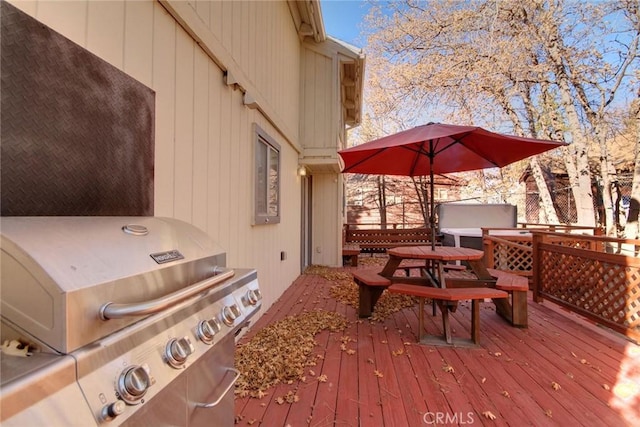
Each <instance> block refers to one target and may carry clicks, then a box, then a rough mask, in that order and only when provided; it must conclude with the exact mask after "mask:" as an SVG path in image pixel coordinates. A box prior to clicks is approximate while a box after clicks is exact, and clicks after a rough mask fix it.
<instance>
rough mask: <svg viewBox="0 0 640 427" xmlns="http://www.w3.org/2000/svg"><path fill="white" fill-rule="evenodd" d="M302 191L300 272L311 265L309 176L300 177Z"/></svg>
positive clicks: (310, 177) (310, 178)
mask: <svg viewBox="0 0 640 427" xmlns="http://www.w3.org/2000/svg"><path fill="white" fill-rule="evenodd" d="M300 179H301V180H302V181H301V185H300V187H301V191H302V197H301V201H302V203H301V204H302V209H301V215H302V218H301V220H300V227H301V228H302V229H301V230H300V236H301V237H300V271H304V269H305V268H307V267H308V266H309V265H310V264H311V248H312V242H311V200H312V194H311V189H312V185H311V183H312V179H313V177H312V176H311V175H305V176H302V177H300Z"/></svg>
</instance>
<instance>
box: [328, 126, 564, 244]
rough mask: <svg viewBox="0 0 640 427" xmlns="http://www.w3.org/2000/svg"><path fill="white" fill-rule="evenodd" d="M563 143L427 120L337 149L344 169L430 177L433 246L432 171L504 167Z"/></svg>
mask: <svg viewBox="0 0 640 427" xmlns="http://www.w3.org/2000/svg"><path fill="white" fill-rule="evenodd" d="M564 145H566V144H565V143H564V142H558V141H545V140H540V139H533V138H523V137H518V136H509V135H503V134H499V133H494V132H490V131H488V130H486V129H483V128H480V127H475V126H458V125H450V124H442V123H429V124H426V125H422V126H417V127H414V128H412V129H409V130H405V131H402V132H398V133H396V134H393V135H389V136H385V137H383V138H380V139H376V140H374V141H370V142H367V143H365V144H361V145H357V146H355V147H351V148H348V149H346V150H341V151H338V154H339V155H340V157H341V158H342V161H343V162H344V167H343V169H342V172H343V173H346V172H349V173H362V174H378V175H400V176H412V177H413V176H427V175H428V176H430V177H431V184H430V185H431V191H430V193H431V194H430V200H431V203H430V207H431V209H430V222H431V228H432V245H433V244H435V243H434V239H435V220H434V217H433V208H434V199H433V175H434V174H445V173H453V172H465V171H472V170H478V169H485V168H492V167H503V166H506V165H508V164H510V163H513V162H516V161H518V160H522V159H525V158H527V157H530V156H533V155H536V154H540V153H543V152H545V151H547V150H551V149H553V148H556V147H560V146H564Z"/></svg>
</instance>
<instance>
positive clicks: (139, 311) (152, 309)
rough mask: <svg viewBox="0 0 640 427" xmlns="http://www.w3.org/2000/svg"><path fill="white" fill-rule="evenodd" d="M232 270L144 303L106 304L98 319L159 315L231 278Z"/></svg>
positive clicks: (101, 309) (101, 308)
mask: <svg viewBox="0 0 640 427" xmlns="http://www.w3.org/2000/svg"><path fill="white" fill-rule="evenodd" d="M233 274H234V272H233V270H224V271H222V272H221V273H218V274H216V275H215V276H212V277H209V278H207V279H204V280H202V281H200V282H198V283H195V284H193V285H191V286H189V287H186V288H182V289H179V290H177V291H175V292H172V293H170V294H167V295H165V296H162V297H160V298H156V299H153V300H149V301H144V302H134V303H127V304H117V303H113V302H108V303H105V304H103V305H102V307H100V312H99V315H100V319H102V320H109V319H121V318H123V317H132V316H145V315H147V314H154V313H159V312H161V311H163V310H166V309H168V308H170V307H172V306H174V305H176V304H178V303H180V302H182V301H184V300H186V299H188V298H191V297H192V296H194V295H197V294H199V293H201V292H204V291H206V290H208V289H210V288H212V287H213V286H215V285H217V284H218V283H220V282H222V281H224V280H227V279H228V278H229V277H231V276H233Z"/></svg>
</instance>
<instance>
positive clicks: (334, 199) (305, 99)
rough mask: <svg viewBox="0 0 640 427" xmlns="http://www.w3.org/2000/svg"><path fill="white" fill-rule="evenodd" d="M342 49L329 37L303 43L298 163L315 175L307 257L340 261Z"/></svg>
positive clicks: (322, 262)
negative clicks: (300, 152) (308, 255)
mask: <svg viewBox="0 0 640 427" xmlns="http://www.w3.org/2000/svg"><path fill="white" fill-rule="evenodd" d="M343 49H344V48H343V47H342V46H340V45H338V44H337V43H335V42H334V41H332V40H327V41H325V42H323V43H318V44H311V43H305V44H304V45H303V46H302V48H301V55H302V62H301V80H300V90H301V108H300V114H301V117H300V141H301V143H302V146H303V147H304V148H303V152H302V157H301V163H303V164H306V165H307V167H308V169H309V171H310V173H311V174H312V175H313V195H314V201H313V203H312V207H311V209H312V217H313V219H314V220H313V223H312V225H311V227H312V230H311V239H312V248H311V262H312V263H313V264H320V265H328V266H339V265H342V255H341V254H342V233H341V230H342V223H343V215H344V204H343V176H342V175H341V174H340V173H339V167H338V154H337V151H338V150H341V149H343V148H345V140H346V130H345V123H344V119H343V110H342V106H341V92H340V90H341V88H340V84H339V83H340V79H341V77H342V76H341V74H340V70H341V68H340V67H341V62H342V61H348V62H351V61H353V58H348V57H345V56H344V55H343V54H342V53H341V50H343Z"/></svg>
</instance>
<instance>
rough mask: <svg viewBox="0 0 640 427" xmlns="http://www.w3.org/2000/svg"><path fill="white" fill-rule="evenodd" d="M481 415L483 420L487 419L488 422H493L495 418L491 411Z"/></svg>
mask: <svg viewBox="0 0 640 427" xmlns="http://www.w3.org/2000/svg"><path fill="white" fill-rule="evenodd" d="M482 415H484V417H485V418H488V419H490V420H495V419H496V418H497V417H496V416H495V415H493V412H491V411H484V412H483V413H482Z"/></svg>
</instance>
